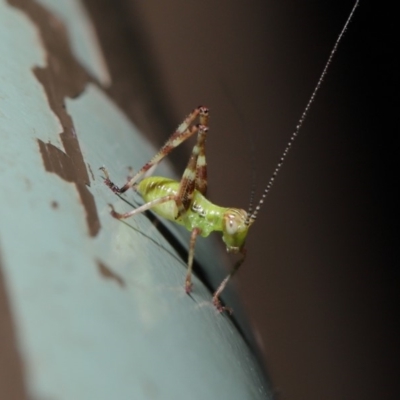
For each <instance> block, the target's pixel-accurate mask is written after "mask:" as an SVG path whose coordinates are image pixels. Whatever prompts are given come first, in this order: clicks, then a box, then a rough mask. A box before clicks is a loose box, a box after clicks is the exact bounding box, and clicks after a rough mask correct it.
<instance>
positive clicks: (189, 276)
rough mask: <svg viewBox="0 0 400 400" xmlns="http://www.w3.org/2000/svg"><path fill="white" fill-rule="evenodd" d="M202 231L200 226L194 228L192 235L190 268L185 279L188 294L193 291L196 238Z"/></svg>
mask: <svg viewBox="0 0 400 400" xmlns="http://www.w3.org/2000/svg"><path fill="white" fill-rule="evenodd" d="M200 233H201V229H200V228H194V229H193V230H192V233H191V235H190V247H189V259H188V270H187V274H186V280H185V291H186V293H188V294H189V293H190V292H191V291H192V269H193V258H194V246H195V244H196V238H197V236H198V235H199V234H200Z"/></svg>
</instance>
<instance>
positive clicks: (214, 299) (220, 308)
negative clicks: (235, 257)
mask: <svg viewBox="0 0 400 400" xmlns="http://www.w3.org/2000/svg"><path fill="white" fill-rule="evenodd" d="M241 253H242V257H241V258H240V260H239V261H237V262H236V264H235V265H234V267H233V269H232V271H231V272H230V274H229V275H228V276H227V277H226V278H225V279H224V280H223V281H222V282H221V284H220V285H219V286H218V288H217V290H216V291H215V293H214V294H213V297H212V302H213V304H214V306H215V308H216V309H217V310H218V311H219V312H223V311H227V312H229V313H230V314H232V309H231V308H229V307H224V306H223V305H222V304H221V301H220V300H219V296H220V295H221V293H222V292H223V290H224V289H225V287H226V285H227V284H228V281H229V280H230V279H231V278H232V277H233V275H235V274H236V272H237V271H238V269H239V268H240V266H241V265H242V264H243V262H244V260H245V258H246V254H247V250H246V249H245V248H243V249H242V250H241Z"/></svg>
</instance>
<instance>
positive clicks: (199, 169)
mask: <svg viewBox="0 0 400 400" xmlns="http://www.w3.org/2000/svg"><path fill="white" fill-rule="evenodd" d="M208 116H209V113H208V110H207V109H206V110H202V112H200V117H199V119H200V124H201V125H203V126H205V127H208ZM206 133H207V130H205V132H204V134H202V135H200V132H199V134H198V136H199V137H198V139H197V146H198V152H199V153H198V157H197V162H196V182H195V188H196V190H198V191H199V192H200V193H201V194H203V195H204V196H205V195H206V194H207V162H206V136H207V135H206Z"/></svg>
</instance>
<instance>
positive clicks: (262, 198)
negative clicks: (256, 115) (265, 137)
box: [246, 0, 359, 224]
mask: <svg viewBox="0 0 400 400" xmlns="http://www.w3.org/2000/svg"><path fill="white" fill-rule="evenodd" d="M358 3H359V0H357V1H356V2H355V4H354V6H353V9H352V10H351V12H350V15H349V16H348V18H347V21H346V23H345V24H344V26H343V28H342V31H341V32H340V34H339V36H338V38H337V39H336V42H335V45H334V46H333V49H332V51H331V53H330V55H329V58H328V61H327V62H326V64H325V67H324V69H323V71H322V73H321V76H320V77H319V79H318V82H317V85H316V86H315V88H314V91H313V92H312V94H311V97H310V99H309V100H308V103H307V105H306V107H305V109H304V111H303V114H301V117H300V119H299V122H298V123H297V126H296V129H295V131H294V132H293V133H292V136H291V137H290V139H289V142H288V144H287V146H286V148H285V150H284V151H283V153H282V155H281V158H280V160H279V162H278V164H277V165H276V167H275V171H274V173H273V174H272V176H271V178H270V180H269V182H268V185H267V186H266V188H265V189H264V192H263V194H262V195H261V199H260V201H259V202H258V204H257V207H256V208H255V210H254V212H253V213H252V214H251V213H249V215H250V216H249V217H248V219H247V221H246V223H247V224H249V223H250V222H251V223H252V222H254V221H255V219H256V218H257V214H258V212H259V211H260V209H261V207H262V205H263V204H264V200H265V198H266V197H267V196H268V193H269V192H270V190H271V187H272V185H273V184H274V181H275V178H276V176H277V175H278V172H279V171H280V169H281V167H282V165H283V162H284V161H285V159H286V156H287V154H288V152H289V150H290V148H291V147H292V144H293V142H294V141H295V139H296V137H297V135H298V133H299V131H300V129H301V127H302V125H303V123H304V120H305V119H306V117H307V115H308V112H309V111H310V107H311V104H312V103H313V102H314V99H315V96H316V95H317V93H318V90H319V88H320V87H321V84H322V82H323V80H324V78H325V76H326V74H327V72H328V68H329V66H330V65H331V62H332V59H333V56H334V55H335V53H336V51H337V49H338V46H339V43H340V41H341V40H342V38H343V35H344V33H345V32H346V29H347V27H348V25H349V23H350V21H351V19H352V18H353V14H354V12H355V10H356V8H357V7H358Z"/></svg>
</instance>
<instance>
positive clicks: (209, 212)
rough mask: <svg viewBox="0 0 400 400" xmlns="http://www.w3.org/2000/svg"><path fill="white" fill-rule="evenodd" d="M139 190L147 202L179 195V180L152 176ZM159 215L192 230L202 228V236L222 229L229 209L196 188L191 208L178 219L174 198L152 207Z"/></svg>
mask: <svg viewBox="0 0 400 400" xmlns="http://www.w3.org/2000/svg"><path fill="white" fill-rule="evenodd" d="M137 190H138V192H139V193H140V195H141V196H142V197H143V200H144V201H145V202H146V203H147V202H149V201H153V200H156V199H159V198H161V197H164V196H168V195H175V196H176V195H177V194H178V190H179V182H177V181H174V180H173V179H168V178H163V177H160V176H152V177H149V178H145V179H143V180H142V181H141V182H140V183H139V184H138V186H137ZM151 209H152V211H154V212H155V213H156V214H157V215H159V216H161V217H163V218H166V219H168V220H170V221H173V222H176V223H178V224H180V225H183V226H184V227H185V228H186V229H188V230H189V231H191V230H192V229H193V228H200V229H201V231H202V233H201V235H202V236H208V235H209V234H210V233H211V232H212V231H222V216H223V213H224V212H225V211H226V210H227V209H226V208H224V207H218V206H216V205H215V204H213V203H211V202H210V201H208V200H207V199H206V198H205V197H204V196H203V195H202V194H201V193H200V192H199V191H197V190H195V192H194V194H193V200H192V203H191V205H190V207H189V209H188V210H187V211H186V212H185V213H184V214H183V215H181V216H180V217H179V218H178V219H176V216H177V215H178V208H177V206H176V203H175V201H174V200H170V201H167V202H165V203H162V204H158V205H156V206H154V207H152V208H151Z"/></svg>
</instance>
